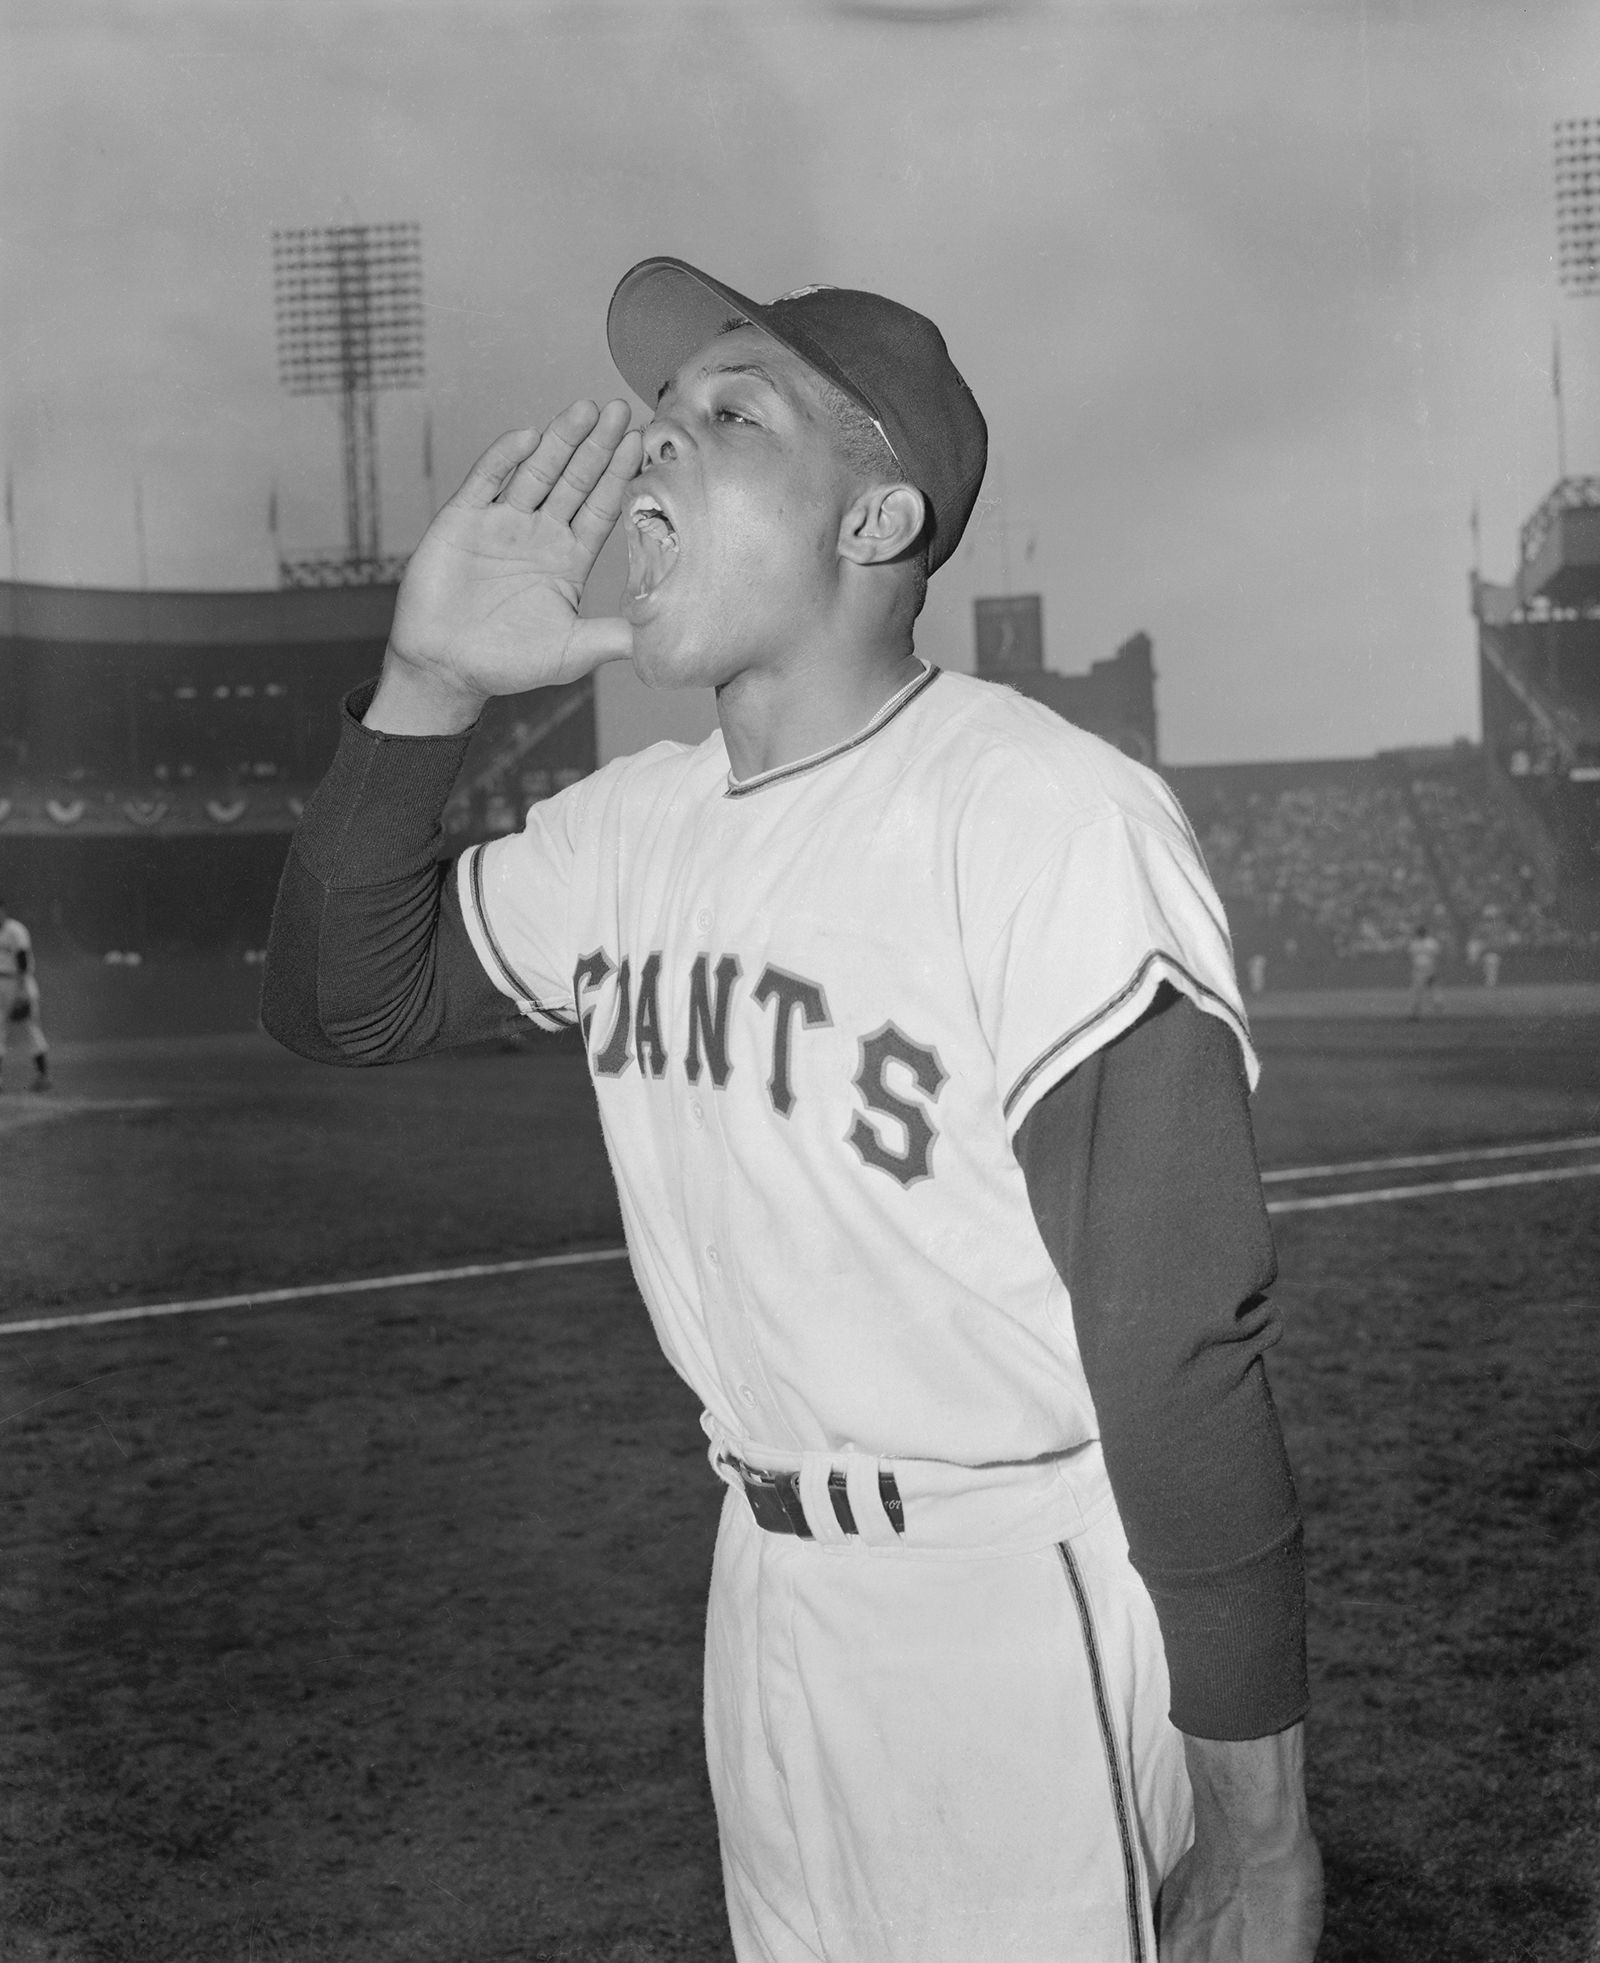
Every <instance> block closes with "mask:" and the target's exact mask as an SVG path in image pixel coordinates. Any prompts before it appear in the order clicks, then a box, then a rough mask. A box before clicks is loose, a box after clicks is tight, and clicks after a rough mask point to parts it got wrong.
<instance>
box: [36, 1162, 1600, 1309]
mask: <svg viewBox="0 0 1600 1963" xmlns="http://www.w3.org/2000/svg"><path fill="white" fill-rule="evenodd" d="M1571 1143H1572V1145H1573V1146H1574V1147H1575V1145H1576V1143H1577V1141H1571ZM1489 1149H1494V1148H1489ZM1517 1149H1520V1148H1517ZM1550 1149H1552V1150H1553V1149H1556V1148H1554V1147H1552V1148H1550ZM1454 1156H1456V1155H1448V1154H1447V1155H1445V1157H1446V1158H1447V1159H1448V1158H1450V1157H1454ZM1409 1163H1412V1161H1408V1160H1404V1159H1399V1160H1396V1159H1388V1160H1382V1159H1380V1160H1377V1161H1374V1162H1373V1165H1374V1166H1383V1165H1405V1164H1409ZM1422 1163H1429V1161H1426V1160H1424V1161H1422ZM1336 1169H1337V1170H1341V1171H1363V1170H1368V1169H1371V1168H1369V1167H1368V1166H1367V1165H1366V1164H1365V1163H1357V1164H1352V1165H1350V1166H1346V1167H1340V1168H1332V1167H1329V1168H1327V1170H1329V1171H1333V1170H1336ZM1266 1176H1268V1175H1263V1177H1266ZM1556 1179H1600V1164H1597V1165H1592V1166H1547V1167H1544V1168H1542V1169H1540V1170H1538V1171H1535V1172H1497V1173H1486V1174H1484V1175H1482V1176H1481V1177H1479V1178H1476V1179H1440V1180H1431V1181H1429V1182H1428V1183H1426V1184H1424V1185H1416V1186H1376V1187H1369V1188H1368V1189H1367V1190H1366V1191H1364V1192H1360V1193H1317V1194H1313V1195H1311V1196H1308V1197H1305V1198H1301V1199H1293V1200H1268V1202H1267V1211H1268V1213H1315V1212H1321V1211H1323V1210H1325V1209H1326V1208H1328V1207H1335V1206H1372V1205H1375V1204H1376V1203H1377V1202H1378V1201H1380V1200H1420V1199H1426V1198H1428V1196H1429V1195H1430V1194H1433V1193H1482V1192H1487V1191H1488V1190H1489V1189H1490V1188H1491V1187H1496V1186H1539V1185H1543V1184H1545V1183H1547V1182H1548V1181H1550V1180H1556ZM627 1253H628V1250H627V1249H626V1248H625V1247H592V1248H584V1249H581V1250H579V1251H578V1252H577V1253H575V1254H534V1255H529V1256H527V1257H526V1258H525V1259H522V1260H519V1261H473V1262H469V1263H467V1264H466V1265H464V1266H462V1267H459V1268H419V1269H418V1270H417V1271H416V1272H415V1273H413V1274H407V1275H365V1276H363V1277H361V1279H359V1280H357V1281H318V1282H310V1283H307V1284H306V1285H305V1286H303V1287H300V1288H255V1289H251V1290H249V1291H248V1292H246V1293H244V1294H240V1295H206V1296H202V1297H200V1298H199V1299H198V1300H194V1301H188V1302H142V1303H134V1304H130V1305H129V1306H128V1307H126V1308H120V1309H90V1310H87V1311H83V1312H80V1313H78V1314H74V1315H53V1316H32V1317H30V1318H29V1319H28V1320H27V1321H26V1322H5V1321H0V1337H5V1336H42V1335H48V1334H49V1333H50V1331H52V1330H55V1329H91V1328H95V1327H97V1326H100V1325H103V1324H106V1323H113V1322H151V1321H155V1320H156V1319H157V1318H159V1317H162V1316H175V1315H203V1314H205V1313H206V1312H207V1311H208V1310H212V1309H267V1308H273V1307H275V1306H276V1305H277V1304H278V1303H281V1302H309V1301H315V1300H316V1299H318V1298H319V1297H325V1296H329V1295H371V1294H376V1293H378V1292H379V1291H381V1290H385V1289H394V1288H427V1287H430V1286H432V1285H433V1284H434V1283H437V1282H443V1281H482V1280H486V1279H489V1278H490V1277H493V1276H495V1275H525V1274H531V1273H532V1272H533V1271H534V1270H535V1269H539V1268H576V1267H583V1266H587V1265H589V1264H591V1263H593V1262H597V1261H622V1260H625V1259H626V1258H627Z"/></svg>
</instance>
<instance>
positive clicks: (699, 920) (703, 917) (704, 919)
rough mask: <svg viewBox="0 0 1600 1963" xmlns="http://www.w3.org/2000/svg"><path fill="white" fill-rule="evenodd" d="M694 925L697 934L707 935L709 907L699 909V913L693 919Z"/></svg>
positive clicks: (709, 922) (709, 929)
mask: <svg viewBox="0 0 1600 1963" xmlns="http://www.w3.org/2000/svg"><path fill="white" fill-rule="evenodd" d="M694 924H695V930H696V932H697V933H701V934H709V933H710V932H711V909H710V907H701V909H700V911H699V912H698V913H697V914H696V915H695V917H694Z"/></svg>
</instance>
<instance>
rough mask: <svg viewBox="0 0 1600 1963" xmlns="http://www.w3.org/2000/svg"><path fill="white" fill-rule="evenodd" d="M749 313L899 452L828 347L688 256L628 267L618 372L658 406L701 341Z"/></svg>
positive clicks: (613, 338) (617, 314)
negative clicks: (856, 408)
mask: <svg viewBox="0 0 1600 1963" xmlns="http://www.w3.org/2000/svg"><path fill="white" fill-rule="evenodd" d="M736 317H737V318H739V319H742V320H748V321H749V322H750V324H751V326H752V327H759V328H760V329H761V331H762V333H763V334H770V335H771V336H772V338H773V340H775V341H776V342H777V343H778V344H779V346H780V347H785V348H787V349H788V350H789V352H790V353H791V354H796V355H798V356H799V357H800V359H801V360H802V361H803V362H804V363H805V364H806V366H807V367H808V368H810V369H812V370H814V371H815V372H816V373H817V374H818V375H820V376H821V377H822V379H823V380H824V381H825V382H827V383H829V384H831V386H832V387H834V388H836V389H838V390H839V392H840V393H841V394H842V395H847V396H848V397H849V398H850V399H851V401H852V402H855V403H857V404H858V405H859V406H860V407H861V408H862V409H863V410H864V411H865V412H866V414H867V415H869V416H870V417H871V418H872V420H873V422H874V423H876V424H877V426H878V430H879V433H880V434H881V435H882V437H883V440H884V442H885V443H887V444H888V446H889V450H890V453H891V454H892V455H893V454H896V451H895V444H894V440H893V438H892V437H891V436H890V434H889V432H888V430H887V429H886V428H885V427H884V418H883V415H882V412H881V411H880V410H879V408H878V405H877V404H876V403H875V402H874V401H873V400H872V399H871V397H870V396H868V395H866V394H864V393H863V391H862V389H861V387H860V385H859V384H858V383H856V382H854V381H852V380H851V378H850V377H849V376H848V375H847V374H845V372H844V370H843V369H842V368H841V367H840V366H839V364H838V363H837V362H836V361H835V360H834V359H833V357H832V356H831V355H830V354H829V353H828V351H827V350H826V349H825V348H821V347H818V346H817V344H816V342H815V341H813V340H812V339H811V338H810V336H809V335H807V334H805V333H803V332H801V331H799V330H798V329H797V328H795V327H794V326H792V325H790V324H788V323H786V322H785V321H783V320H782V319H781V318H780V317H779V316H778V315H777V314H776V313H775V311H774V309H773V308H771V307H765V306H763V305H762V304H761V302H760V301H759V300H752V299H751V298H750V297H749V296H748V295H747V294H744V293H740V292H739V291H738V290H737V289H736V288H735V287H732V286H726V285H724V284H723V282H722V281H721V280H720V279H713V278H712V277H711V275H710V274H709V273H702V272H701V271H700V270H699V269H698V267H695V266H691V265H689V264H688V263H687V262H686V261H685V260H682V259H641V260H640V261H639V263H638V265H637V266H634V267H633V268H632V269H631V270H630V271H628V272H626V273H624V274H623V276H622V278H621V280H620V281H619V282H618V284H617V290H616V292H615V293H613V294H612V296H611V305H610V306H609V307H608V308H607V309H606V342H607V344H608V346H609V347H610V349H611V359H612V360H613V361H614V362H615V363H616V364H617V373H618V374H619V375H620V376H621V377H622V379H623V380H624V381H625V382H626V383H627V384H628V386H629V388H631V389H632V390H633V392H634V394H635V395H637V396H639V397H641V398H642V399H643V400H644V401H646V402H648V403H649V404H650V406H651V407H652V408H654V407H655V404H656V402H657V400H658V398H659V397H660V394H661V391H662V389H664V388H665V387H666V385H667V383H668V382H670V381H671V380H672V378H673V376H674V375H676V374H677V372H678V370H679V369H680V368H681V367H682V366H683V364H684V363H685V362H686V361H687V360H688V359H689V357H690V355H692V354H693V353H694V351H695V349H696V348H703V347H704V346H705V345H706V343H707V342H708V341H714V340H715V339H716V338H717V336H718V335H719V334H720V333H722V331H723V330H724V328H726V327H727V325H728V323H729V321H730V320H733V319H734V318H736Z"/></svg>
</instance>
